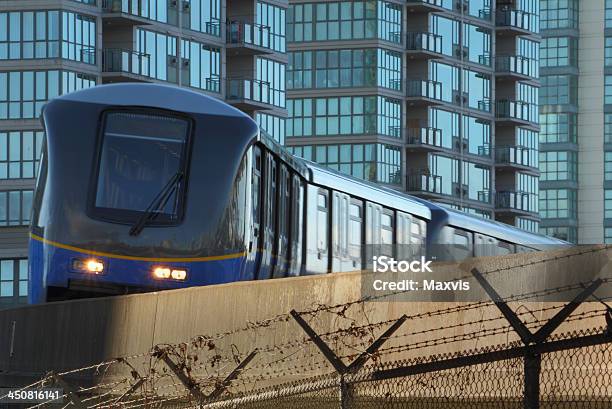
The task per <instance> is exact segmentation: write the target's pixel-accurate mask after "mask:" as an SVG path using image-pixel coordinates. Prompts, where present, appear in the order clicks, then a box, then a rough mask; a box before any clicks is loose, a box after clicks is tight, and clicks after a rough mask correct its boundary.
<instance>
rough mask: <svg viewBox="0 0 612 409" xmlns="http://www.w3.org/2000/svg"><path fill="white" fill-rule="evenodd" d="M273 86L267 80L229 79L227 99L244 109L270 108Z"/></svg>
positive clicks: (229, 102)
mask: <svg viewBox="0 0 612 409" xmlns="http://www.w3.org/2000/svg"><path fill="white" fill-rule="evenodd" d="M272 92H273V90H272V88H271V86H270V83H269V82H267V81H261V80H256V79H249V78H230V79H228V80H227V89H226V100H227V103H228V104H231V105H233V106H235V107H236V108H239V109H242V110H244V111H254V110H259V109H270V108H272V107H273V105H272V102H271V100H272V98H271V95H272Z"/></svg>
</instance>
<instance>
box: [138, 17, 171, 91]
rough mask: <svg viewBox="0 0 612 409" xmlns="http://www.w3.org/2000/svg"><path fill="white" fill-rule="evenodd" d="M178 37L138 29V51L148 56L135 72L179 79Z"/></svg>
mask: <svg viewBox="0 0 612 409" xmlns="http://www.w3.org/2000/svg"><path fill="white" fill-rule="evenodd" d="M176 48H177V38H176V37H173V36H170V35H166V34H161V33H156V32H154V31H149V30H143V29H140V28H139V29H138V33H137V41H136V51H137V52H138V53H140V54H141V55H145V56H146V58H142V61H140V63H139V64H138V65H139V67H138V70H137V72H135V74H139V75H143V76H145V77H151V78H156V79H158V80H162V81H169V82H174V83H176V82H177V81H178V59H177V55H176Z"/></svg>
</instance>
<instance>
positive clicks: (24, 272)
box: [0, 259, 28, 298]
mask: <svg viewBox="0 0 612 409" xmlns="http://www.w3.org/2000/svg"><path fill="white" fill-rule="evenodd" d="M27 295H28V260H27V259H13V260H0V298H5V297H6V298H8V297H10V298H17V297H27Z"/></svg>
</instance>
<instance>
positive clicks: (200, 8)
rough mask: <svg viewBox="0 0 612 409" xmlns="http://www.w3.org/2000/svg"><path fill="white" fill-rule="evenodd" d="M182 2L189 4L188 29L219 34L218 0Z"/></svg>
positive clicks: (219, 6)
mask: <svg viewBox="0 0 612 409" xmlns="http://www.w3.org/2000/svg"><path fill="white" fill-rule="evenodd" d="M154 1H155V0H154ZM184 3H186V4H189V18H188V22H187V26H188V27H189V28H190V29H192V30H195V31H200V32H202V33H206V34H210V35H214V36H217V37H219V36H220V35H221V30H220V24H219V22H220V16H221V1H220V0H188V1H186V2H184Z"/></svg>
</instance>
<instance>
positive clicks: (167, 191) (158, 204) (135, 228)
mask: <svg viewBox="0 0 612 409" xmlns="http://www.w3.org/2000/svg"><path fill="white" fill-rule="evenodd" d="M182 179H183V172H182V171H178V172H176V173H175V174H174V175H173V176H172V177H171V178H170V180H169V181H168V183H166V185H165V186H164V187H163V188H162V190H161V191H160V192H159V193H158V194H157V195H156V196H155V197H154V198H153V200H152V201H151V203H150V204H149V206H147V208H146V209H145V211H144V212H143V213H142V215H140V217H139V218H138V220H136V223H134V224H133V225H132V228H131V229H130V236H138V235H139V234H140V232H141V231H142V229H143V228H144V226H145V223H146V222H147V221H149V219H151V218H152V216H154V215H157V214H158V212H159V211H160V209H163V208H164V206H165V205H166V203H167V202H168V199H169V198H170V196H171V195H172V193H173V192H174V191H175V190H176V187H177V186H178V183H179V182H180V181H181V180H182Z"/></svg>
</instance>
